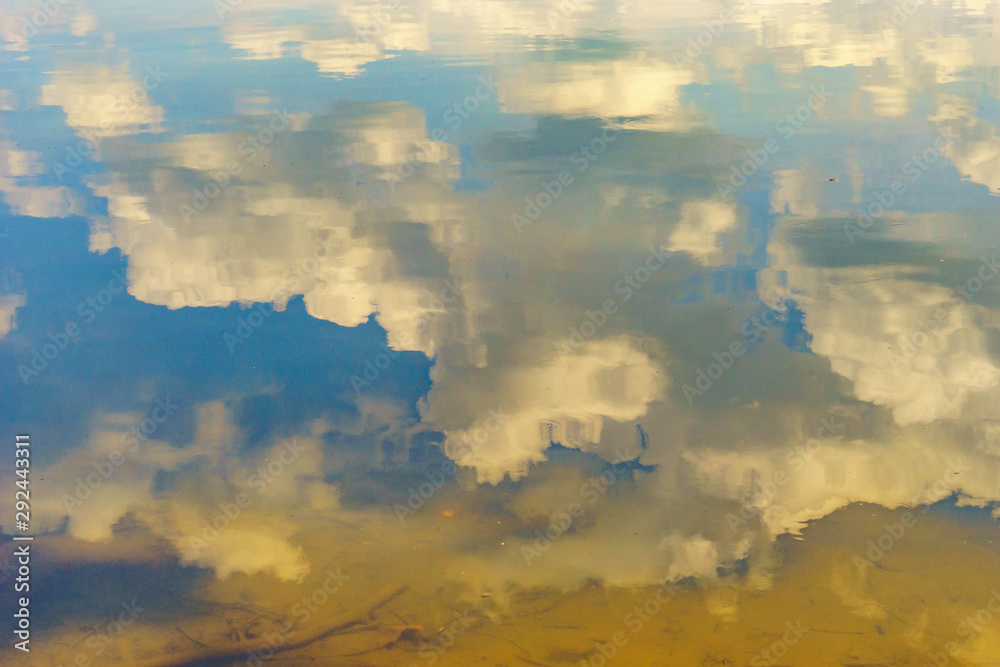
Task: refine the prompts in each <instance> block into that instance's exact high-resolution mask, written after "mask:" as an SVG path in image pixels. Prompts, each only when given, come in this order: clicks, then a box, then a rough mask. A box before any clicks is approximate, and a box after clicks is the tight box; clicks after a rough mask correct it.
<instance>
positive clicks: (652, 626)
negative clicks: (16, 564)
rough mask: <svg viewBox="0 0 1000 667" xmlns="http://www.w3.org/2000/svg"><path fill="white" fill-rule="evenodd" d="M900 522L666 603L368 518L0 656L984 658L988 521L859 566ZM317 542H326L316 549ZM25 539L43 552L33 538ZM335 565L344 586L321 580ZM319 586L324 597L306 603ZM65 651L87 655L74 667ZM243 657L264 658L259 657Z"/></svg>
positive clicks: (137, 661) (810, 544)
mask: <svg viewBox="0 0 1000 667" xmlns="http://www.w3.org/2000/svg"><path fill="white" fill-rule="evenodd" d="M966 514H969V515H971V514H972V513H971V512H967V513H966ZM902 515H903V510H899V511H887V510H884V509H882V508H878V507H873V506H854V507H851V508H848V509H847V510H843V511H840V512H837V513H836V514H834V515H832V516H829V517H827V518H825V519H823V520H822V521H819V522H817V523H816V524H814V525H812V526H810V527H809V528H808V529H807V530H806V531H805V532H804V538H805V539H801V540H800V539H796V538H793V537H790V536H785V537H783V538H781V539H780V540H779V541H778V543H777V545H776V546H775V551H776V554H777V561H779V562H778V564H777V565H775V566H774V567H773V568H771V571H770V573H764V575H763V576H761V575H757V576H751V577H747V576H736V575H733V576H730V577H727V578H724V579H721V580H717V581H712V582H697V583H694V582H691V583H688V584H687V585H686V586H684V587H683V588H682V589H681V590H680V591H679V592H677V593H676V595H673V596H670V595H669V593H668V592H667V591H666V590H664V589H660V588H658V587H656V586H651V587H649V588H646V589H621V588H606V587H604V586H603V585H601V584H600V583H599V582H595V581H591V582H581V584H580V585H579V586H578V587H577V588H576V589H573V590H558V589H556V588H554V587H550V588H545V587H532V588H518V587H513V588H510V589H508V590H507V591H506V592H502V591H497V592H494V593H488V594H486V596H484V594H483V593H481V592H479V591H475V590H473V589H472V587H471V586H470V585H469V584H468V583H463V582H461V581H459V580H456V579H451V578H449V576H448V572H449V570H448V568H449V567H450V564H447V565H446V563H448V561H449V559H454V558H455V556H456V548H457V547H456V544H457V543H458V541H460V539H461V537H462V536H463V535H465V534H468V532H467V531H473V530H479V531H482V530H488V529H484V527H483V526H482V525H478V526H477V525H476V524H475V523H474V521H475V519H473V518H472V517H471V516H470V517H468V518H467V519H463V515H462V513H459V514H458V515H456V516H455V517H446V516H442V517H440V518H438V517H437V515H435V517H434V518H433V520H432V522H433V524H434V526H433V527H432V528H431V529H430V530H428V524H427V522H423V523H419V524H418V523H416V522H414V526H413V527H412V528H410V529H409V530H403V529H401V527H400V526H399V524H392V523H390V522H385V523H383V524H377V525H374V526H368V527H366V528H365V529H364V530H363V531H361V530H355V529H346V528H345V529H344V531H346V532H340V533H338V532H337V531H333V530H331V531H328V532H325V531H316V532H314V533H312V534H310V535H309V536H306V537H305V538H304V542H303V546H304V549H305V553H306V554H309V555H310V556H311V562H313V563H319V562H326V563H327V565H325V566H314V567H313V571H312V572H311V573H310V575H309V576H308V577H307V578H306V579H305V580H304V581H302V582H300V583H294V582H292V583H283V582H279V581H277V580H276V579H274V578H273V577H271V576H262V575H259V576H253V577H250V576H246V575H233V576H230V577H228V578H225V579H221V580H219V579H216V578H214V577H213V576H211V575H210V573H209V574H208V575H206V576H205V577H204V578H203V579H201V580H199V586H198V588H197V590H199V591H200V592H199V601H197V602H196V601H194V600H192V599H191V593H190V590H189V591H187V592H185V593H183V596H182V597H180V598H178V599H175V600H173V601H171V600H168V599H163V600H156V599H152V600H150V599H145V600H142V601H141V602H140V605H142V606H143V607H144V608H145V609H146V610H150V611H146V612H144V613H142V614H140V615H139V617H138V618H137V619H136V621H135V622H134V623H133V624H131V625H130V626H129V627H127V628H124V634H123V635H122V636H121V637H119V638H117V639H114V640H113V641H110V642H108V643H105V642H103V641H99V640H95V635H94V632H95V629H96V631H98V632H100V631H102V630H104V631H105V632H106V629H105V626H106V625H107V623H106V622H105V623H104V624H103V625H98V626H97V627H96V628H95V625H94V624H93V623H91V624H89V625H88V623H86V622H83V621H80V620H79V617H80V616H82V615H85V613H84V610H82V609H81V610H79V611H78V612H77V611H74V610H72V609H70V608H67V611H66V613H65V616H66V617H67V618H70V619H72V620H68V621H66V622H64V623H63V624H62V625H61V626H59V627H58V628H48V629H45V630H44V631H36V634H35V636H34V639H33V644H34V645H35V646H36V647H37V648H35V649H34V650H33V652H32V653H31V655H30V657H27V656H24V655H23V654H20V653H19V652H15V651H6V652H5V654H4V655H3V662H4V664H11V665H22V664H31V665H70V664H90V665H95V664H101V665H110V664H129V665H133V664H134V665H166V664H178V663H177V662H176V660H177V659H178V656H182V655H185V654H192V655H193V654H196V653H198V652H202V653H204V652H205V651H208V650H210V649H212V648H214V649H220V648H224V647H235V648H236V649H240V650H244V653H243V655H242V657H241V658H240V659H239V660H236V661H231V662H229V663H223V664H237V665H246V664H259V663H257V662H256V661H255V660H253V659H252V658H251V654H250V653H249V649H250V648H251V647H253V646H260V645H261V643H262V642H265V641H267V638H268V637H269V636H270V637H271V639H272V643H274V644H279V645H281V646H283V647H284V646H287V645H288V644H291V643H294V642H296V641H300V640H303V639H305V638H308V637H310V636H314V635H316V634H318V633H319V632H321V631H322V630H323V629H324V628H329V627H332V626H334V625H338V624H347V623H351V622H353V623H354V624H353V625H350V626H349V627H346V628H344V629H343V630H342V631H341V632H338V633H336V634H333V635H331V636H329V637H327V638H324V639H318V640H316V641H313V642H312V643H310V644H308V645H307V646H305V647H304V648H301V649H298V650H295V651H284V652H279V653H278V654H277V655H275V656H273V657H271V658H270V659H268V660H266V661H265V662H266V663H267V664H275V665H283V666H292V665H294V666H298V665H303V666H305V665H403V666H404V667H410V666H416V667H425V666H429V665H580V666H581V667H582V666H583V665H588V664H589V665H593V666H594V667H601V666H602V665H604V664H620V665H706V666H708V665H724V666H727V667H733V666H739V667H745V666H748V665H749V666H752V667H759V666H762V665H782V666H784V665H803V666H805V665H809V666H822V665H836V666H838V667H839V666H842V665H853V666H855V667H860V666H862V665H867V666H874V665H915V666H923V665H935V664H936V665H938V667H943V665H945V664H959V665H977V666H986V665H998V664H1000V614H998V613H994V611H992V610H991V605H992V608H993V609H995V610H996V611H997V612H1000V552H998V550H997V548H996V546H997V541H996V539H995V538H996V536H997V532H996V530H997V529H996V525H995V522H990V521H981V520H980V521H972V520H965V518H964V515H959V518H955V516H948V517H945V516H944V515H942V514H941V513H938V512H933V513H929V514H925V515H920V514H919V512H917V513H916V516H917V520H916V524H915V525H913V526H912V527H910V528H908V529H906V531H905V533H904V534H902V536H901V537H899V538H898V539H895V538H894V539H893V544H892V545H891V547H890V548H889V549H888V550H887V551H886V552H885V553H884V554H882V555H880V556H879V555H878V553H877V552H873V554H874V555H875V556H876V557H877V558H878V561H877V562H875V563H871V564H869V565H860V564H859V563H861V562H862V561H860V560H858V559H860V558H865V557H866V556H867V555H868V551H869V549H870V547H871V545H870V544H869V540H873V541H875V542H877V540H878V539H879V538H880V536H883V535H884V534H886V533H889V532H891V531H890V530H889V529H887V528H886V525H889V526H892V525H893V524H895V523H896V522H898V521H899V520H900V518H901V517H902ZM359 538H360V539H359ZM331 540H334V541H335V543H336V545H337V546H336V547H334V548H331V546H330V545H331ZM887 540H888V538H883V544H887V543H888V542H887ZM52 544H53V546H52V549H53V550H54V551H58V549H59V547H57V546H56V542H53V543H52ZM38 547H39V550H40V551H41V550H44V548H45V542H44V541H43V542H40V543H39V544H38ZM64 548H68V547H64ZM316 554H324V556H323V558H320V557H318V556H317V555H316ZM338 573H340V574H341V575H346V578H344V577H343V576H341V577H339V578H335V577H334V576H333V575H336V574H338ZM163 574H164V573H162V572H161V573H160V575H159V576H163ZM150 576H154V575H152V574H151V575H150ZM86 585H87V587H88V588H89V589H90V590H91V591H92V595H93V596H99V595H100V594H101V590H110V589H113V588H114V587H115V586H117V584H110V583H109V584H108V585H107V586H103V587H102V584H101V583H100V581H98V580H93V579H92V580H91V581H89V582H87V584H86ZM324 587H325V590H328V591H331V592H330V593H329V594H326V595H324V594H318V593H317V591H320V590H324ZM95 588H96V590H95ZM400 589H402V592H399V593H398V595H396V596H395V597H394V598H392V599H391V601H389V602H388V603H385V604H383V605H380V606H378V607H377V608H376V609H374V611H371V613H368V610H370V609H372V607H373V605H375V604H377V602H378V601H379V600H380V599H384V597H385V596H386V595H388V594H390V593H392V592H394V591H399V590H400ZM142 590H143V586H142V585H141V583H136V584H135V587H134V588H133V589H131V591H130V590H121V591H120V593H121V594H122V596H124V597H127V596H128V595H130V594H131V593H134V592H136V591H138V594H139V596H140V597H141V593H142ZM658 591H659V594H658ZM310 597H311V598H312V600H313V604H314V606H313V611H310V612H309V613H308V617H307V618H303V617H304V616H305V613H304V610H305V609H307V607H308V605H307V604H303V600H306V601H308V600H309V599H310ZM991 600H993V601H992V602H991ZM161 602H162V604H161ZM316 602H321V604H316ZM38 604H42V601H41V600H39V602H38ZM78 604H82V602H81V603H78ZM296 604H299V607H298V614H296V612H295V611H293V610H294V609H295V608H296V607H295V605H296ZM977 614H978V616H977ZM290 618H297V619H298V620H299V621H300V623H299V626H298V627H297V628H296V629H295V630H294V631H292V632H290V633H288V634H286V635H284V636H281V635H278V634H275V633H276V632H279V631H280V627H281V624H282V623H283V622H287V621H288V619H290ZM967 619H968V620H967ZM970 620H971V621H972V622H971V623H970V622H969V621H970ZM963 621H965V622H964V623H963ZM276 637H277V638H278V639H275V638H276ZM98 646H100V647H101V648H100V652H99V653H98V650H97V647H98ZM80 655H84V656H86V657H87V660H89V663H86V662H84V663H81V662H80V659H79V656H80ZM258 655H259V657H262V658H266V657H267V652H266V651H262V652H260V653H259V654H258ZM609 658H610V659H609ZM74 660H76V661H77V662H76V663H74ZM171 660H174V662H170V661H171ZM190 664H196V663H193V662H192V663H190Z"/></svg>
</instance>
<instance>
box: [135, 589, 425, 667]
mask: <svg viewBox="0 0 1000 667" xmlns="http://www.w3.org/2000/svg"><path fill="white" fill-rule="evenodd" d="M408 588H409V586H400V587H399V588H396V589H394V590H392V591H391V592H389V593H386V594H382V595H380V596H378V597H376V598H375V599H374V601H373V602H372V603H371V604H370V605H368V607H366V608H365V610H364V611H363V612H361V613H359V614H356V615H355V616H353V617H351V618H348V619H346V620H340V621H338V622H335V623H333V624H331V625H328V626H326V627H323V628H320V629H318V630H314V631H313V632H311V633H304V632H301V631H300V632H299V633H297V634H300V637H299V638H298V639H296V640H294V641H290V642H288V643H287V644H282V645H281V646H274V644H273V643H272V642H270V641H262V642H257V643H256V644H252V645H248V644H246V643H243V644H242V645H229V646H225V647H223V648H217V649H212V650H209V651H192V652H189V653H185V654H183V655H176V656H168V657H166V658H156V659H152V660H146V661H144V662H142V663H139V665H141V667H222V666H223V665H228V664H230V663H232V662H234V661H236V660H239V659H240V658H242V657H243V656H244V655H246V654H247V653H248V652H251V653H254V652H264V651H268V652H273V653H274V654H275V655H277V654H278V653H286V652H288V651H295V650H298V649H300V648H304V647H306V646H308V645H310V644H312V643H314V642H317V641H320V640H321V639H326V638H327V637H330V636H333V635H336V634H339V633H341V632H343V631H344V630H349V629H351V628H353V627H355V626H358V625H364V624H365V623H366V622H368V621H369V620H370V619H371V617H372V616H373V615H374V614H375V612H376V611H378V610H379V609H381V608H382V607H384V606H385V605H387V604H389V603H390V602H392V601H393V600H395V599H396V598H397V597H399V596H400V595H402V594H403V593H405V592H406V590H407V589H408Z"/></svg>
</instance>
